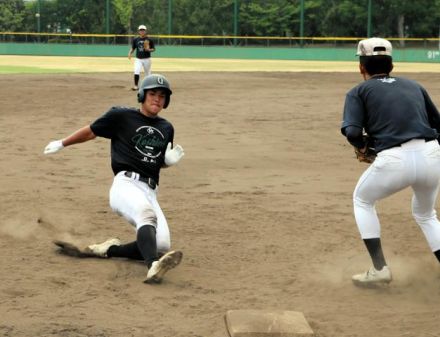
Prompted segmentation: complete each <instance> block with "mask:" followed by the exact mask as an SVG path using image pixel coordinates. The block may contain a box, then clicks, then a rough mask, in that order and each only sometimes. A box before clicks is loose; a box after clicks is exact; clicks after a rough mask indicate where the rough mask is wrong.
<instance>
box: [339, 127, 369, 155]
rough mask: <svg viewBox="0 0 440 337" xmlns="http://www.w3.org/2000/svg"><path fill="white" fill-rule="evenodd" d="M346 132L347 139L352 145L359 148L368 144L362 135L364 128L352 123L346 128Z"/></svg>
mask: <svg viewBox="0 0 440 337" xmlns="http://www.w3.org/2000/svg"><path fill="white" fill-rule="evenodd" d="M344 132H345V137H347V140H348V142H349V143H350V144H351V145H353V146H355V147H357V148H358V149H362V148H364V146H365V145H366V144H365V140H364V137H363V135H362V128H360V127H358V126H353V125H350V126H347V127H346V128H345V129H344Z"/></svg>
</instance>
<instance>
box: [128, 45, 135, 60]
mask: <svg viewBox="0 0 440 337" xmlns="http://www.w3.org/2000/svg"><path fill="white" fill-rule="evenodd" d="M134 50H135V49H134V48H131V49H130V51H129V52H128V59H129V60H131V55H132V54H133V52H134Z"/></svg>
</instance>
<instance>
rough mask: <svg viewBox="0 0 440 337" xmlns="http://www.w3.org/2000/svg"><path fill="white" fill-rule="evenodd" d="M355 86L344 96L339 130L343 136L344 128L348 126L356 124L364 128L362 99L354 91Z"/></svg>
mask: <svg viewBox="0 0 440 337" xmlns="http://www.w3.org/2000/svg"><path fill="white" fill-rule="evenodd" d="M355 90H356V88H355V89H353V90H351V91H350V92H349V93H348V94H347V96H346V98H345V104H344V113H343V117H342V125H341V132H342V134H343V135H344V136H345V135H346V134H345V129H346V128H347V127H348V126H357V127H358V128H361V130H362V129H363V128H364V119H365V107H364V103H363V102H362V99H361V98H360V97H359V95H358V94H357V93H356V92H355Z"/></svg>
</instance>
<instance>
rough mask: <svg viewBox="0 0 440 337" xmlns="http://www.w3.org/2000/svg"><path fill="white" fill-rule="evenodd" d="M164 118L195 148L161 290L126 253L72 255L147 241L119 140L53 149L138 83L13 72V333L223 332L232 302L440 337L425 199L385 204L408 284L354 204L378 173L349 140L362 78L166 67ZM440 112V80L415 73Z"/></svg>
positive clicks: (9, 248) (9, 94) (177, 335)
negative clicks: (345, 131) (125, 210)
mask: <svg viewBox="0 0 440 337" xmlns="http://www.w3.org/2000/svg"><path fill="white" fill-rule="evenodd" d="M166 75H167V76H168V78H169V80H170V81H171V83H172V86H173V91H174V93H173V95H172V99H171V105H170V107H169V108H168V109H167V110H164V111H163V116H164V117H166V118H168V119H169V120H170V121H172V122H173V124H174V126H175V129H176V135H175V140H176V142H177V143H179V144H181V145H182V146H183V147H184V149H185V153H186V156H185V158H184V159H183V161H182V162H181V163H179V165H178V166H177V167H174V168H169V169H167V170H164V171H163V173H162V176H161V189H160V195H159V201H160V203H161V206H162V208H163V210H164V212H165V214H166V216H167V218H168V221H169V223H170V227H171V233H172V242H173V247H174V248H175V249H181V250H183V252H184V259H183V262H182V264H181V265H180V266H179V267H178V268H177V269H176V270H173V271H171V272H170V273H169V274H168V275H167V277H166V279H165V281H164V282H163V284H161V285H157V286H151V285H146V284H144V283H143V282H142V281H143V280H144V279H145V276H146V268H145V267H144V266H143V265H142V264H140V263H136V262H129V261H125V260H116V259H115V260H98V259H85V260H80V259H74V258H69V257H66V256H62V255H59V254H57V253H56V250H55V246H53V245H52V243H51V242H52V240H54V239H59V240H68V241H69V240H70V241H73V242H75V243H78V244H84V245H86V244H90V243H93V242H99V241H102V240H105V239H107V238H109V237H112V236H119V237H120V238H121V239H122V240H123V241H129V240H130V241H131V240H133V239H134V231H133V229H132V228H130V226H129V225H128V224H126V223H125V221H124V220H123V219H121V218H119V217H118V216H117V215H116V214H114V213H112V212H111V210H110V208H109V206H108V189H109V187H110V184H111V181H112V173H111V170H110V166H109V142H108V141H107V140H104V139H97V140H94V141H92V142H89V143H86V144H82V145H78V146H73V147H70V148H67V149H65V150H63V151H62V152H60V153H59V154H56V155H53V156H44V155H43V154H42V152H43V149H44V147H45V146H46V144H47V143H48V142H49V141H50V140H53V139H58V138H61V137H64V136H66V135H68V134H70V133H71V132H72V131H74V130H76V129H77V128H79V127H82V126H83V125H85V124H87V123H90V122H91V121H93V120H94V119H95V118H96V117H98V116H99V115H100V114H101V113H103V112H104V111H106V110H107V109H108V108H109V107H110V106H112V105H130V106H133V105H136V96H135V94H134V93H133V92H131V91H129V90H128V87H129V86H130V84H131V83H130V80H131V74H130V73H110V74H99V75H98V74H77V75H13V76H8V75H2V76H0V83H1V88H2V108H1V115H0V118H1V124H0V125H1V128H2V132H1V133H0V151H1V153H2V175H1V181H0V184H1V186H2V191H3V193H2V194H1V197H0V198H1V199H0V210H1V215H2V216H1V220H0V237H1V241H2V244H1V245H0V255H1V256H2V259H1V262H0V263H1V265H0V269H1V274H2V282H1V283H0V293H1V295H0V296H1V297H0V301H1V303H2V305H1V309H0V335H2V336H65V337H73V336H75V337H77V336H100V337H104V336H105V337H120V336H124V337H127V336H135V337H153V336H154V337H225V336H227V331H226V327H225V322H224V314H225V313H226V311H227V310H234V309H235V310H237V309H264V310H292V311H301V312H303V313H304V315H305V317H306V319H307V320H308V322H309V323H310V325H311V326H312V328H313V330H314V331H315V333H316V336H319V337H372V336H376V337H385V336H386V337H403V336H405V337H433V336H439V329H438V327H439V323H438V322H439V318H440V314H439V299H440V269H439V266H438V264H437V262H436V260H435V259H434V257H433V256H432V255H431V253H430V251H429V248H428V246H427V243H426V242H425V240H424V238H423V236H422V234H421V231H420V230H419V228H418V227H417V225H416V224H415V222H414V221H413V219H412V217H411V212H410V208H409V207H410V198H411V194H410V191H404V192H402V193H400V194H398V195H395V196H393V197H391V198H389V199H387V200H385V201H383V202H382V203H380V204H379V205H378V212H379V215H380V217H381V220H382V223H383V230H382V232H383V244H384V249H385V253H386V255H387V257H388V260H389V264H390V266H391V268H392V270H393V272H394V276H395V281H394V282H393V283H392V284H391V285H390V286H389V287H386V288H379V289H359V288H356V287H354V286H353V285H352V284H351V281H350V277H351V275H352V274H353V273H356V272H360V271H362V270H364V269H366V268H368V267H369V265H370V263H369V259H368V257H367V254H366V251H365V249H364V247H363V243H362V242H361V240H360V239H359V235H358V232H357V229H356V226H355V224H354V219H353V215H352V205H351V195H352V191H353V188H354V186H355V184H356V181H357V179H358V177H359V175H360V174H361V172H362V171H363V170H364V169H365V168H366V166H365V165H364V164H360V163H358V162H356V161H355V159H354V155H353V152H352V150H351V148H350V146H348V145H347V144H346V142H345V140H344V139H343V137H342V136H341V135H340V132H339V126H340V120H341V111H342V106H343V101H344V95H345V93H346V92H347V91H348V90H349V89H350V88H351V87H352V86H353V85H355V84H356V83H358V81H360V76H359V75H358V74H355V73H337V74H332V73H212V72H211V73H185V72H179V73H166ZM411 77H412V78H414V79H416V80H419V81H420V82H421V83H422V84H423V85H424V86H425V87H426V88H427V89H428V91H429V92H430V93H431V95H432V97H433V100H434V101H435V102H436V103H437V104H438V105H440V74H411Z"/></svg>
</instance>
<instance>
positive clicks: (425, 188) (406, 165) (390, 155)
mask: <svg viewBox="0 0 440 337" xmlns="http://www.w3.org/2000/svg"><path fill="white" fill-rule="evenodd" d="M439 179H440V146H439V143H438V142H437V141H436V140H434V141H430V142H425V140H423V139H413V140H411V141H409V142H407V143H404V144H402V145H401V146H397V147H393V148H391V149H388V150H384V151H381V152H379V153H378V155H377V158H376V160H375V161H374V162H373V163H372V164H371V165H370V167H369V168H368V169H367V170H366V171H365V172H364V173H363V174H362V176H361V177H360V178H359V181H358V183H357V185H356V188H355V190H354V193H353V204H354V214H355V218H356V223H357V226H358V229H359V232H360V234H361V237H362V239H372V238H379V237H380V222H379V218H378V217H377V213H376V208H375V203H376V201H378V200H380V199H383V198H386V197H388V196H390V195H391V194H394V193H396V192H398V191H401V190H403V189H404V188H406V187H409V186H411V188H412V189H413V191H414V195H413V197H412V214H413V217H414V219H415V220H416V222H417V223H418V224H419V226H420V227H421V229H422V231H423V233H424V235H425V237H426V240H427V241H428V244H429V246H430V248H431V250H432V251H433V252H435V251H437V250H439V249H440V222H439V220H438V219H437V213H436V211H435V209H434V206H435V203H436V199H437V194H438V190H439Z"/></svg>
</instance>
